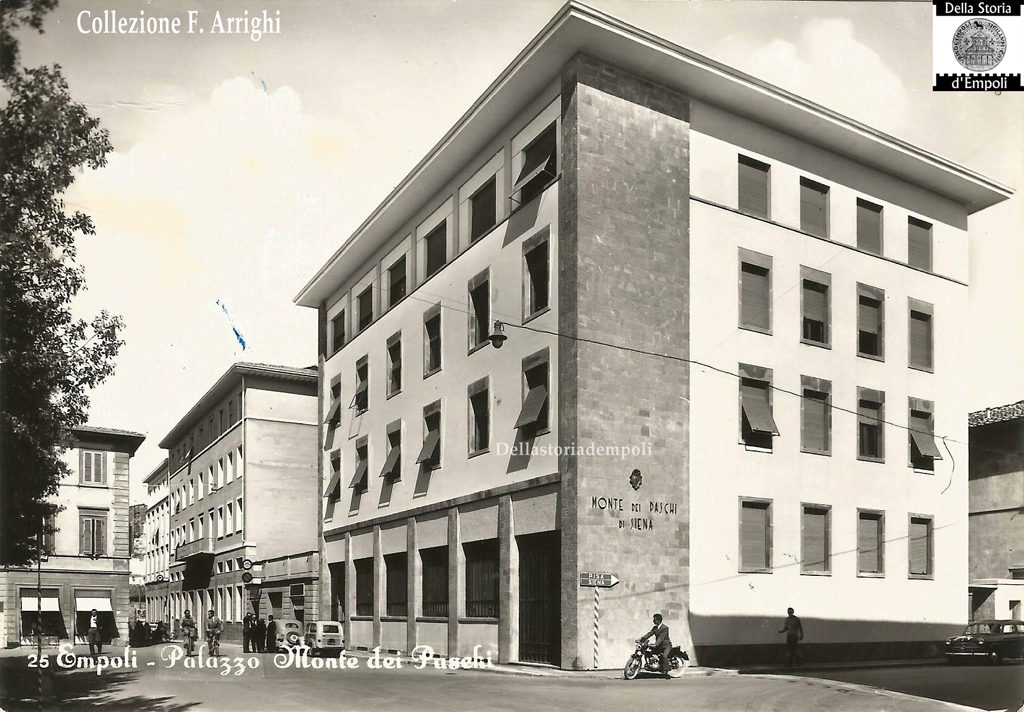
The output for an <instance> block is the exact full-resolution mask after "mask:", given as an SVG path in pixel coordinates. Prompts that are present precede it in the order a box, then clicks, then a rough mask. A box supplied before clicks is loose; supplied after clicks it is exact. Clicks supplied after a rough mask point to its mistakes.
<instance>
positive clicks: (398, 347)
mask: <svg viewBox="0 0 1024 712" xmlns="http://www.w3.org/2000/svg"><path fill="white" fill-rule="evenodd" d="M387 390H388V393H387V394H388V397H389V398H390V397H391V396H393V395H395V394H396V393H401V391H402V334H401V332H399V333H397V334H394V335H392V336H391V338H389V339H388V389H387Z"/></svg>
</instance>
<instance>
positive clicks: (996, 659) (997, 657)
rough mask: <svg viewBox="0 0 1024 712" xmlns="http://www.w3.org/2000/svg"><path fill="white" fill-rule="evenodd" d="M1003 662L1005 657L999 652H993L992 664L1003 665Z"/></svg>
mask: <svg viewBox="0 0 1024 712" xmlns="http://www.w3.org/2000/svg"><path fill="white" fill-rule="evenodd" d="M1002 662H1003V655H1002V653H1000V652H999V651H998V650H993V651H992V664H993V665H1001V664H1002Z"/></svg>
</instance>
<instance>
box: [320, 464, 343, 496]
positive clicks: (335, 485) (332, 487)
mask: <svg viewBox="0 0 1024 712" xmlns="http://www.w3.org/2000/svg"><path fill="white" fill-rule="evenodd" d="M340 487H341V471H340V470H335V472H334V474H333V475H331V481H330V483H329V484H328V485H327V489H326V490H324V494H325V495H326V496H327V497H328V498H329V499H334V498H336V497H337V496H338V490H339V489H340Z"/></svg>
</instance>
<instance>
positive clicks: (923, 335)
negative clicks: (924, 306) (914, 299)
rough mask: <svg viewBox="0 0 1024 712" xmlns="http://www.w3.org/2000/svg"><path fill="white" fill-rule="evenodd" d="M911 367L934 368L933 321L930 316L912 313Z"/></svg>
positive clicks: (916, 312)
mask: <svg viewBox="0 0 1024 712" xmlns="http://www.w3.org/2000/svg"><path fill="white" fill-rule="evenodd" d="M910 365H912V366H922V367H924V368H931V367H932V319H931V316H930V315H928V314H924V313H922V312H918V311H913V310H911V312H910Z"/></svg>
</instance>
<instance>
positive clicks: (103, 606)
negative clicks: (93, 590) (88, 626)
mask: <svg viewBox="0 0 1024 712" xmlns="http://www.w3.org/2000/svg"><path fill="white" fill-rule="evenodd" d="M93 608H95V609H96V610H97V612H99V611H106V612H108V613H113V612H114V609H113V608H111V607H110V599H109V598H75V610H77V611H86V612H88V611H91V610H92V609H93Z"/></svg>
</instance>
